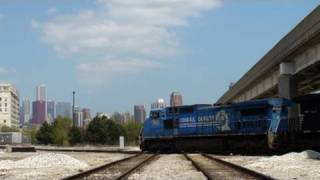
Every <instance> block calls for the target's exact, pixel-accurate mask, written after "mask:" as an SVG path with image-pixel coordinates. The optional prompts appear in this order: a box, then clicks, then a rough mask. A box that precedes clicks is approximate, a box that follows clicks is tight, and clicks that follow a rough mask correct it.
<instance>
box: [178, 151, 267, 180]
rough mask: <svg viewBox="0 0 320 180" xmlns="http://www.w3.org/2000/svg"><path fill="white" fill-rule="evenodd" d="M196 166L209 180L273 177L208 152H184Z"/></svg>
mask: <svg viewBox="0 0 320 180" xmlns="http://www.w3.org/2000/svg"><path fill="white" fill-rule="evenodd" d="M184 156H185V157H186V159H188V160H189V161H191V162H192V164H193V165H194V167H195V168H196V169H198V170H199V171H201V172H202V173H203V174H204V175H205V176H206V177H207V178H208V179H209V180H212V179H265V180H271V179H273V178H272V177H269V176H266V175H264V174H261V173H258V172H255V171H252V170H249V169H246V168H244V167H242V166H238V165H235V164H232V163H229V162H227V161H223V160H221V159H218V158H215V157H213V156H210V155H206V154H192V155H189V154H184Z"/></svg>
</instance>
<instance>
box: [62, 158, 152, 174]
mask: <svg viewBox="0 0 320 180" xmlns="http://www.w3.org/2000/svg"><path fill="white" fill-rule="evenodd" d="M144 154H146V153H142V152H141V153H139V154H136V155H134V156H130V157H128V158H124V159H120V160H117V161H114V162H111V163H106V164H103V165H100V166H98V167H94V168H92V169H89V170H86V171H83V172H80V173H77V174H74V175H71V176H68V177H65V178H63V180H75V179H84V178H85V177H88V176H90V175H92V174H95V173H97V172H99V171H103V170H104V169H108V168H110V167H112V166H115V165H117V164H120V163H123V162H126V161H130V160H133V159H135V158H138V157H140V156H142V155H144ZM156 156H157V154H153V155H152V156H150V157H148V158H147V159H145V160H143V161H142V162H140V163H139V164H137V165H135V166H134V167H132V168H130V169H129V170H128V171H126V172H124V173H123V174H121V175H120V176H119V177H118V178H115V179H117V180H120V179H124V178H126V177H128V176H129V175H130V174H131V173H132V172H134V171H136V170H138V169H140V168H142V167H143V166H144V165H145V164H147V163H149V162H150V161H152V160H153V159H154V158H155V157H156Z"/></svg>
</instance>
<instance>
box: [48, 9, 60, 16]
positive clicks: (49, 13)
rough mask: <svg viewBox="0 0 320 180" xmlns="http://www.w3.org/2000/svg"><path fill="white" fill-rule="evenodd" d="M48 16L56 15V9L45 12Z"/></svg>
mask: <svg viewBox="0 0 320 180" xmlns="http://www.w3.org/2000/svg"><path fill="white" fill-rule="evenodd" d="M47 13H48V15H54V14H57V13H58V9H57V8H54V7H52V8H49V9H48V11H47Z"/></svg>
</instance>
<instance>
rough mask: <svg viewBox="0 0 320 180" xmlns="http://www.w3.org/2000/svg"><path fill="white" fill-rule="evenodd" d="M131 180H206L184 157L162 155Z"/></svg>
mask: <svg viewBox="0 0 320 180" xmlns="http://www.w3.org/2000/svg"><path fill="white" fill-rule="evenodd" d="M129 179H130V180H163V179H166V180H181V179H186V180H193V179H194V180H202V179H203V180H205V179H206V177H205V176H204V175H203V174H202V173H201V172H199V171H197V170H195V169H194V167H193V166H192V164H191V162H190V161H188V160H186V159H185V158H184V157H183V156H182V155H175V154H172V155H162V156H161V157H160V158H159V159H158V160H156V161H154V162H153V163H152V164H150V165H148V166H146V167H145V168H143V169H142V170H141V172H137V173H135V174H133V175H131V176H130V177H129Z"/></svg>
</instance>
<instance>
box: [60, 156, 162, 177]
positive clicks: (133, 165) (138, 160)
mask: <svg viewBox="0 0 320 180" xmlns="http://www.w3.org/2000/svg"><path fill="white" fill-rule="evenodd" d="M157 157H158V155H157V154H146V153H139V154H136V155H134V156H131V157H129V158H125V159H121V160H118V161H115V162H112V163H107V164H104V165H101V166H99V167H96V168H93V169H90V170H88V171H84V172H81V173H78V174H75V175H73V176H69V177H66V178H64V180H75V179H95V180H96V179H104V180H108V179H112V180H120V179H126V178H127V177H128V176H129V175H130V174H132V173H133V172H135V171H138V170H139V169H141V168H142V167H144V166H145V165H147V164H149V163H150V162H152V161H154V160H155V159H157Z"/></svg>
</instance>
